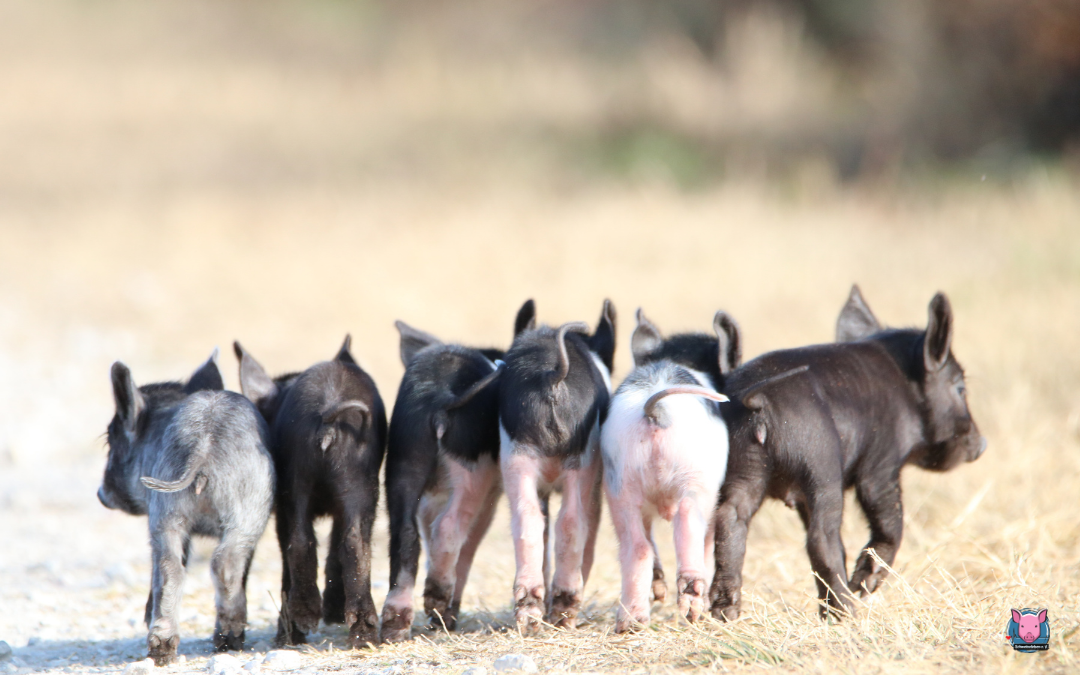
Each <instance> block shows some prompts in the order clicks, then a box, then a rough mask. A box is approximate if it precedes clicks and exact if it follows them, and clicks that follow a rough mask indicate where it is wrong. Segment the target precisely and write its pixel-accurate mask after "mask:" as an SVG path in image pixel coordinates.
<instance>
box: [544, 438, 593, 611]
mask: <svg viewBox="0 0 1080 675" xmlns="http://www.w3.org/2000/svg"><path fill="white" fill-rule="evenodd" d="M599 473H600V453H599V452H595V453H593V460H592V462H590V463H589V464H587V465H585V466H583V467H581V468H580V469H569V470H566V471H565V472H564V473H563V498H562V505H561V506H560V507H559V518H558V520H557V521H556V522H555V574H554V576H553V577H552V581H551V607H550V608H549V610H548V622H549V623H551V624H552V625H554V626H556V627H558V628H575V627H576V626H577V617H578V613H579V612H580V611H581V595H582V591H583V590H584V587H585V574H584V563H585V550H586V548H587V546H588V541H589V538H590V536H591V535H592V533H591V532H590V530H591V528H592V525H593V520H594V519H593V511H592V508H593V504H594V491H595V489H596V487H597V480H599V478H600V476H599Z"/></svg>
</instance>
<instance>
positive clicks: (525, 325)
mask: <svg viewBox="0 0 1080 675" xmlns="http://www.w3.org/2000/svg"><path fill="white" fill-rule="evenodd" d="M534 328H536V303H535V302H534V301H533V299H532V298H529V299H528V300H526V301H525V304H524V305H522V306H521V309H519V310H518V313H517V317H515V318H514V337H517V336H518V335H520V334H521V333H524V332H525V331H527V330H533V329H534Z"/></svg>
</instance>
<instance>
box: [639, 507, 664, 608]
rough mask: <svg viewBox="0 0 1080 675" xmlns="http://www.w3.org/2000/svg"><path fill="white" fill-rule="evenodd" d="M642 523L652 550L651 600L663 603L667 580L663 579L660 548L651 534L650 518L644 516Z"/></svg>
mask: <svg viewBox="0 0 1080 675" xmlns="http://www.w3.org/2000/svg"><path fill="white" fill-rule="evenodd" d="M643 524H644V527H645V532H646V533H647V534H648V536H649V543H650V544H651V545H652V552H653V564H652V600H653V602H655V603H657V604H663V603H664V600H666V599H667V582H665V581H664V566H663V565H662V564H661V563H660V548H659V547H658V546H657V545H656V537H655V536H654V535H653V529H652V518H646V519H645V520H644V521H643Z"/></svg>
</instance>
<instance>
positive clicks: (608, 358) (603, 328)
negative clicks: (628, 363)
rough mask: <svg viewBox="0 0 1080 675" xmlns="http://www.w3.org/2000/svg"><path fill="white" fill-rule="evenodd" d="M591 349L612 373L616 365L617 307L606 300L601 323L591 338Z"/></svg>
mask: <svg viewBox="0 0 1080 675" xmlns="http://www.w3.org/2000/svg"><path fill="white" fill-rule="evenodd" d="M589 349H591V350H592V351H593V352H594V353H595V354H596V355H597V356H599V357H600V360H601V361H603V363H604V365H605V366H607V369H608V372H609V373H610V372H611V371H612V368H613V367H614V364H615V305H613V304H611V300H604V307H603V309H601V310H600V321H599V322H598V323H597V324H596V330H595V331H594V332H593V334H592V337H590V338H589Z"/></svg>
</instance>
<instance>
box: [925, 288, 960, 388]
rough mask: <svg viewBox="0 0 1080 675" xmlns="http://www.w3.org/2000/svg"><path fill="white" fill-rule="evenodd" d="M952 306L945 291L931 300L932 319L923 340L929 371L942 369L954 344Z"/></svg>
mask: <svg viewBox="0 0 1080 675" xmlns="http://www.w3.org/2000/svg"><path fill="white" fill-rule="evenodd" d="M952 323H953V322H952V307H951V306H950V305H949V299H948V298H946V297H945V294H944V293H938V294H937V295H935V296H934V299H933V300H931V301H930V321H929V323H927V325H926V339H925V341H924V342H923V361H924V362H925V364H926V369H927V370H928V371H931V372H933V371H937V370H940V369H941V367H942V366H944V365H945V361H946V360H948V358H949V346H950V345H951V344H952Z"/></svg>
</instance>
